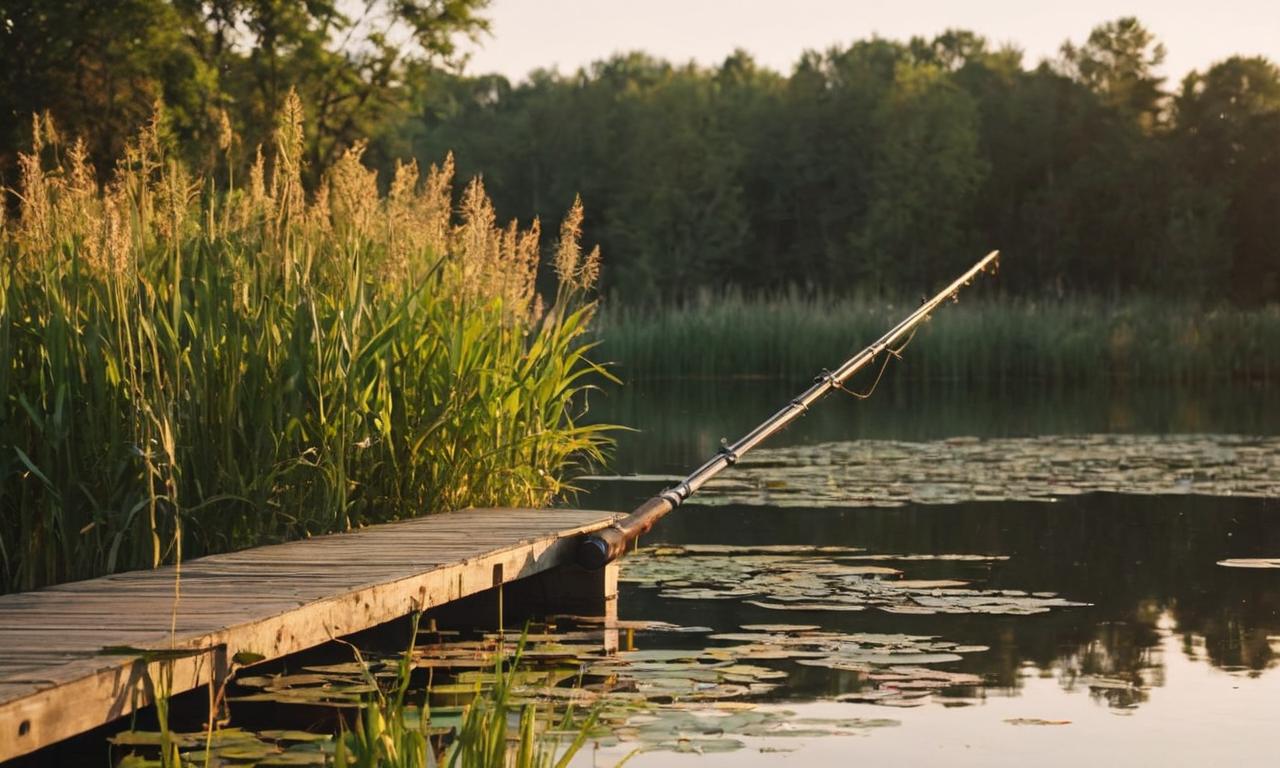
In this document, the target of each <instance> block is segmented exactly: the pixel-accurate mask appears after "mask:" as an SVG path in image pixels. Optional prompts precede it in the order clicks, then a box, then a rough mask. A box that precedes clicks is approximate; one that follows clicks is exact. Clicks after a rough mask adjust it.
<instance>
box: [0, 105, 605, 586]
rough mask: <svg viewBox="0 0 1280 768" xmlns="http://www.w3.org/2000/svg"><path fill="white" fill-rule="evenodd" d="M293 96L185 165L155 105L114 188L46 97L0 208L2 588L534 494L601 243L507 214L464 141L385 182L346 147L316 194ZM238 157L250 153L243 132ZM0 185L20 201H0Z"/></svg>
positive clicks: (586, 374)
mask: <svg viewBox="0 0 1280 768" xmlns="http://www.w3.org/2000/svg"><path fill="white" fill-rule="evenodd" d="M303 129H304V127H303V124H302V110H301V105H300V104H299V103H298V101H297V99H296V97H291V98H290V99H289V101H288V103H287V106H286V108H285V110H284V112H283V114H282V115H281V116H280V118H279V121H278V125H277V128H276V132H275V141H274V146H273V147H272V148H269V151H267V152H265V153H264V152H263V151H262V150H261V149H259V150H258V151H257V152H256V154H255V155H254V157H255V160H254V162H253V163H252V166H251V170H250V172H249V173H248V174H247V179H241V180H238V181H241V182H243V183H242V184H238V185H237V184H231V183H230V179H231V178H232V173H231V172H230V170H227V171H225V172H222V173H220V174H216V175H217V176H219V177H221V178H223V179H227V181H226V182H225V183H223V184H221V185H219V184H217V183H215V182H214V181H212V180H210V179H200V178H196V177H194V176H193V175H192V174H191V173H190V172H189V171H188V170H187V169H186V168H184V167H183V166H182V164H181V163H179V162H178V161H177V160H176V159H175V157H174V156H173V155H172V154H171V153H170V150H169V140H168V139H167V137H166V128H165V120H164V115H163V112H162V111H161V110H159V109H158V110H157V114H156V116H155V118H154V119H153V121H152V122H151V123H150V124H149V125H148V126H147V127H146V128H145V129H144V130H142V131H141V133H140V134H139V136H138V137H137V138H136V139H135V140H134V141H133V142H131V143H130V145H129V147H128V149H127V152H126V154H125V156H124V157H123V158H121V159H120V161H119V163H118V165H117V167H116V169H115V171H114V173H113V174H112V176H111V179H110V181H109V182H108V183H107V184H106V185H105V186H100V185H99V184H98V182H97V181H96V179H95V176H94V172H93V170H92V168H91V167H90V166H89V164H88V162H87V160H86V153H85V151H84V148H83V145H82V144H81V143H73V144H71V145H70V146H67V145H66V144H65V143H63V142H61V141H59V140H58V138H57V136H56V133H55V132H54V130H53V128H52V126H51V125H50V124H49V122H48V121H47V120H37V121H36V123H35V136H36V141H35V144H34V146H33V148H32V152H31V153H30V154H26V155H23V156H22V158H21V171H22V174H21V183H20V186H19V188H18V189H16V190H12V193H13V194H14V195H16V196H17V199H18V201H19V204H18V206H17V211H18V214H17V216H16V217H14V218H13V219H12V220H10V221H3V220H0V260H2V261H3V268H2V269H0V590H4V591H10V590H17V589H30V588H34V587H38V586H41V585H44V584H50V583H54V582H59V581H65V580H68V579H76V578H82V577H88V576H93V575H97V574H101V573H106V572H112V571H118V570H122V569H128V568H138V567H148V566H156V565H159V564H161V563H163V562H169V561H173V560H174V559H176V558H177V557H179V556H181V555H187V556H193V555H199V554H202V553H207V552H214V551H220V550H228V549H232V548H236V547H241V546H246V545H252V544H256V543H260V542H264V541H274V540H280V539H285V538H290V537H299V536H308V535H311V534H319V533H325V532H331V531H343V530H347V529H350V528H353V527H357V526H361V525H365V524H368V523H375V522H380V521H386V520H391V519H395V518H401V517H407V516H412V515H419V514H423V513H428V512H434V511H438V510H444V509H455V508H462V507H467V506H472V505H475V506H480V505H540V504H544V503H546V502H548V501H549V500H550V499H551V498H552V497H554V496H555V495H556V494H558V493H560V492H561V491H563V490H564V488H565V481H566V478H567V477H568V476H569V475H571V474H572V472H573V471H574V470H575V467H576V466H577V465H578V464H579V463H581V462H585V461H595V460H598V459H600V458H601V453H602V449H603V448H604V446H605V444H606V442H607V435H606V432H605V430H602V429H601V428H600V427H597V426H584V425H581V424H578V423H575V419H576V416H577V415H578V412H577V411H575V410H574V409H575V408H578V409H580V408H581V402H582V397H581V395H582V393H583V391H584V390H585V389H587V388H589V387H590V386H592V382H593V381H598V380H600V379H602V378H607V377H608V373H607V372H606V371H604V369H602V368H601V367H600V366H598V365H596V364H595V363H593V362H592V361H591V360H590V359H589V358H588V356H587V355H588V352H589V350H590V348H591V342H590V338H589V336H587V331H588V326H589V324H590V322H591V320H592V317H593V313H594V311H595V304H594V302H593V301H592V300H591V298H590V296H591V292H592V289H593V287H594V283H595V280H596V275H597V271H598V266H599V254H598V252H596V251H593V252H592V253H590V254H587V255H584V254H583V253H582V252H581V250H580V248H579V227H580V223H581V218H582V211H581V207H580V206H578V205H575V207H574V208H573V210H571V211H570V212H569V214H568V216H567V218H566V219H565V221H564V223H563V225H562V226H561V228H560V233H559V234H560V236H559V241H558V243H557V245H556V247H555V252H554V265H553V266H554V269H555V272H556V275H557V278H558V280H557V284H558V289H557V290H556V293H555V295H554V297H553V299H552V301H551V302H550V305H549V306H548V307H546V308H544V304H543V301H542V299H541V298H540V297H539V296H538V294H537V292H536V291H535V276H536V274H537V271H538V268H539V259H540V234H539V228H538V224H537V222H534V223H533V224H532V225H531V226H530V227H529V228H528V229H524V230H520V229H518V228H517V227H516V225H515V223H514V222H513V223H512V224H511V225H509V226H507V227H500V226H498V225H497V223H496V221H495V215H494V211H493V207H492V205H491V204H490V202H489V200H488V198H487V196H486V195H485V192H484V189H483V187H482V186H481V184H480V182H479V181H473V182H471V183H470V184H469V185H468V186H467V187H466V191H465V192H464V193H463V195H462V196H461V200H460V202H459V203H458V204H456V205H455V201H454V198H453V192H452V182H453V179H452V175H453V164H452V159H451V158H450V159H448V160H446V161H445V162H444V164H443V165H442V166H440V167H435V166H433V167H432V168H431V169H430V171H429V173H427V175H426V178H425V180H420V179H419V174H418V169H417V167H416V165H413V164H410V165H400V166H398V167H397V170H396V173H395V178H394V179H393V180H391V183H390V191H389V193H388V194H386V195H385V196H380V195H379V193H378V185H377V180H376V178H375V175H374V173H373V172H372V171H370V170H367V169H366V168H365V167H364V166H363V165H362V164H361V153H362V149H363V148H362V147H360V146H357V147H353V148H351V149H349V150H348V151H347V152H346V153H345V155H343V156H342V158H341V159H340V160H339V161H338V162H337V163H336V164H335V165H334V167H332V168H330V169H328V170H327V171H326V173H325V174H324V181H323V183H322V184H321V185H320V187H319V188H318V189H317V190H316V191H315V192H314V193H312V194H308V193H307V192H305V191H304V189H303V187H302V184H301V178H302V176H301V171H302V169H301V167H300V161H299V158H300V157H301V153H302V136H303ZM220 147H221V150H222V153H223V155H222V156H224V157H225V158H226V161H227V168H228V169H231V168H234V167H235V166H236V164H237V163H236V157H237V154H238V153H239V152H240V151H241V149H240V147H239V144H238V142H237V140H236V137H235V136H233V135H232V134H231V133H230V132H229V131H226V132H224V134H223V136H222V139H221V142H220ZM0 209H3V206H0Z"/></svg>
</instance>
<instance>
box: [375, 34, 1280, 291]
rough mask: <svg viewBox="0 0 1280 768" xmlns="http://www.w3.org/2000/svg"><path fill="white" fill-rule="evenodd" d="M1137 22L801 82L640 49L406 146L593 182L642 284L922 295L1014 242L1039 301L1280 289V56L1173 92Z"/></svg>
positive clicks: (860, 47)
mask: <svg viewBox="0 0 1280 768" xmlns="http://www.w3.org/2000/svg"><path fill="white" fill-rule="evenodd" d="M1163 56H1164V51H1163V49H1162V48H1161V47H1160V45H1159V44H1158V43H1157V42H1156V40H1155V39H1154V38H1153V37H1152V35H1151V34H1150V33H1148V32H1147V31H1146V30H1145V29H1144V28H1143V27H1142V26H1141V25H1140V24H1139V23H1138V22H1137V21H1135V20H1133V19H1122V20H1119V21H1116V22H1113V23H1108V24H1104V25H1102V26H1099V27H1098V28H1097V29H1096V30H1095V31H1094V32H1093V34H1092V35H1090V37H1089V39H1088V40H1087V41H1085V42H1084V43H1082V44H1079V45H1070V44H1068V45H1064V46H1063V49H1062V55H1061V58H1060V60H1058V61H1054V62H1045V63H1041V64H1039V65H1038V66H1036V67H1034V68H1028V67H1027V66H1025V65H1024V62H1023V59H1022V56H1021V55H1020V54H1019V52H1018V51H1016V50H1014V49H1010V48H1001V49H992V48H991V47H990V45H989V44H988V43H987V41H985V40H984V39H983V38H981V37H979V36H977V35H974V34H972V33H968V32H951V33H947V34H944V35H941V36H939V37H937V38H935V39H933V40H922V39H915V40H911V41H909V42H906V43H900V42H894V41H889V40H881V39H871V40H864V41H860V42H856V43H853V44H852V45H850V46H848V47H844V48H836V49H832V50H829V51H826V52H825V53H808V54H806V55H804V56H803V57H802V58H801V59H800V61H799V62H798V63H797V64H796V66H795V68H794V70H793V71H792V72H791V74H790V75H786V76H784V75H780V74H778V73H776V72H772V71H769V70H767V69H763V68H761V67H759V66H757V65H756V64H755V63H754V62H753V61H752V59H751V57H750V56H749V55H748V54H746V53H738V54H736V55H734V56H732V57H730V58H729V59H727V60H726V61H725V62H724V63H723V64H722V65H721V66H719V67H717V68H714V69H703V68H699V67H695V66H673V65H671V64H669V63H666V62H663V61H658V60H654V59H652V58H649V57H647V56H644V55H641V54H632V55H627V56H618V57H616V58H613V59H611V60H609V61H605V62H601V63H598V64H596V65H594V66H593V67H591V68H590V69H589V70H586V71H580V72H576V73H573V74H569V75H561V74H557V73H554V72H537V73H534V74H533V75H532V76H531V78H530V79H529V80H528V82H525V83H522V84H519V85H516V86H512V85H511V84H509V83H507V82H506V81H505V80H503V79H502V78H498V77H471V78H457V77H439V78H437V79H436V80H435V84H434V86H431V87H426V88H424V89H423V98H422V112H421V119H419V120H414V121H411V122H409V123H407V124H406V125H405V130H407V131H408V133H407V134H405V133H401V134H399V136H398V138H399V139H400V140H402V141H405V142H408V143H409V147H411V148H412V150H413V151H414V152H415V153H417V154H420V155H424V156H427V157H431V156H437V155H439V154H441V153H443V152H445V151H446V150H449V149H452V150H454V151H455V152H456V153H457V155H458V159H459V163H460V167H462V168H464V169H466V171H467V172H471V171H477V172H482V173H483V174H484V176H485V180H486V182H487V184H488V188H489V189H490V190H491V191H492V192H493V194H494V195H495V198H496V200H497V203H498V205H499V208H500V210H502V211H504V212H506V213H510V214H513V215H519V216H522V217H524V216H529V215H533V214H539V215H542V216H547V215H550V214H551V213H552V212H554V211H556V210H561V209H563V207H564V206H565V205H566V203H567V202H569V201H571V200H572V196H573V195H574V194H575V193H579V192H580V193H581V194H582V196H583V198H584V200H586V201H587V203H588V209H589V212H590V214H591V215H590V218H589V220H588V221H589V229H588V232H589V234H590V235H591V236H593V237H595V238H597V239H598V240H599V242H600V243H601V245H602V247H603V249H604V252H605V254H606V259H607V262H606V263H607V265H608V266H607V268H606V272H605V279H606V283H607V285H608V286H610V287H611V288H612V290H614V291H616V292H619V293H622V294H624V295H626V296H629V297H634V298H646V297H650V296H654V295H662V296H668V297H669V296H680V295H682V294H687V293H688V292H690V291H696V290H698V289H703V288H711V287H719V286H723V285H726V284H728V285H734V286H740V287H741V288H742V289H744V290H746V291H748V292H750V291H759V290H767V289H770V288H772V287H775V286H779V285H787V284H794V285H799V286H813V287H820V288H822V289H823V290H831V291H839V292H853V293H881V292H885V291H888V292H890V293H892V292H895V291H904V290H905V291H911V292H917V291H920V290H923V289H924V288H926V287H927V286H929V285H933V284H935V283H937V282H938V280H940V279H941V276H943V275H946V274H949V273H951V272H953V271H956V270H957V269H958V268H959V267H960V266H961V265H963V264H965V263H966V262H968V261H971V260H973V259H974V258H976V257H977V256H979V255H981V253H983V252H985V251H986V250H988V249H990V248H997V247H998V248H1001V249H1003V250H1004V251H1005V252H1006V253H1007V254H1008V255H1009V256H1010V258H1012V259H1014V260H1015V261H1013V262H1011V263H1016V269H1009V270H1007V271H1006V273H1005V275H1004V276H1003V277H1002V279H1001V280H1000V284H1001V285H1002V286H1004V287H1005V289H1006V290H1008V291H1011V292H1015V293H1021V294H1026V293H1035V294H1044V293H1049V294H1050V295H1060V294H1064V293H1080V292H1090V293H1101V294H1104V295H1108V296H1110V295H1115V294H1129V293H1141V294H1160V295H1177V296H1179V297H1188V298H1193V299H1204V300H1208V301H1210V302H1215V301H1219V300H1222V299H1229V300H1232V301H1235V302H1239V303H1244V304H1252V303H1258V302H1265V301H1272V300H1275V299H1278V298H1280V70H1277V68H1276V66H1275V65H1274V64H1273V63H1271V62H1269V61H1267V60H1265V59H1260V58H1232V59H1229V60H1227V61H1223V62H1221V63H1218V64H1215V65H1214V66H1213V67H1211V68H1210V69H1209V70H1208V71H1206V72H1197V73H1193V74H1191V75H1189V76H1188V77H1187V78H1186V79H1185V80H1184V81H1183V83H1182V84H1181V86H1180V87H1179V88H1178V89H1176V91H1175V92H1169V91H1168V89H1166V88H1165V85H1164V83H1163V81H1162V80H1161V78H1160V76H1159V74H1158V72H1159V66H1160V63H1161V60H1162V58H1163Z"/></svg>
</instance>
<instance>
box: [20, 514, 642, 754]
mask: <svg viewBox="0 0 1280 768" xmlns="http://www.w3.org/2000/svg"><path fill="white" fill-rule="evenodd" d="M617 517H619V516H618V515H615V514H612V513H608V512H598V511H588V510H568V509H553V510H536V509H470V510H461V511H458V512H449V513H444V514H439V515H432V516H428V517H422V518H418V519H415V520H407V521H404V522H399V523H389V524H386V525H380V526H373V527H370V528H366V529H363V530H360V531H356V532H353V533H346V534H337V535H333V536H321V537H316V538H312V539H307V540H304V541H295V542H290V543H287V544H276V545H271V546H266V547H257V548H254V549H248V550H242V551H239V552H231V553H228V554H224V555H212V556H210V557H205V558H200V559H198V560H192V561H191V562H189V563H184V564H182V565H181V566H180V567H179V568H175V567H166V568H160V569H156V570H153V571H136V572H130V573H120V574H114V575H111V576H104V577H102V578H98V579H91V580H88V581H81V582H75V583H71V584H60V585H58V586H55V587H49V588H47V589H42V590H37V591H34V592H23V593H19V594H14V595H0V762H3V761H5V760H8V759H11V758H14V757H17V756H19V755H24V754H27V753H29V752H32V751H34V750H36V749H39V748H41V747H43V746H46V745H49V744H52V743H54V742H57V741H60V740H62V739H65V738H68V737H71V736H74V735H76V734H78V733H83V732H84V731H87V730H90V729H92V728H95V727H97V726H99V725H102V724H104V723H107V722H110V721H111V720H114V719H116V718H118V717H122V716H124V715H127V714H129V713H130V712H131V711H133V709H134V708H135V707H141V706H145V705H147V704H149V703H150V699H149V697H148V694H147V690H148V686H147V685H146V679H147V676H148V675H151V676H152V677H153V678H154V677H155V676H156V675H157V674H158V673H159V671H160V669H161V666H162V665H168V666H170V667H172V674H173V681H174V683H173V685H174V692H175V693H179V692H183V691H187V690H191V689H193V688H196V687H199V686H204V685H209V684H210V682H213V683H215V684H217V683H219V682H221V680H222V679H224V678H225V676H226V675H227V674H228V672H229V667H230V659H231V658H232V657H233V656H234V655H235V654H237V653H239V652H241V651H246V652H251V653H256V654H262V655H263V656H265V657H266V658H267V659H274V658H278V657H280V656H284V655H287V654H290V653H296V652H297V651H300V650H303V649H305V648H310V647H312V646H315V645H319V644H321V643H323V642H326V641H328V640H330V639H331V638H334V637H340V636H342V635H347V634H351V633H353V632H358V631H360V630H363V629H368V628H369V627H373V626H376V625H378V624H382V623H384V622H387V621H391V620H393V619H396V618H399V617H401V616H405V615H407V614H409V613H412V612H413V611H414V610H417V609H419V608H429V607H432V606H439V605H442V604H444V603H447V602H451V601H453V600H457V599H459V598H462V597H466V596H468V595H472V594H475V593H477V592H481V591H483V590H486V589H489V588H490V587H492V586H494V578H495V575H496V574H500V578H501V580H502V581H514V580H517V579H523V578H528V577H530V576H533V575H535V574H538V573H541V572H543V571H546V570H548V569H551V568H555V567H557V566H560V565H564V564H567V563H569V562H570V560H571V558H572V545H573V543H574V539H576V537H577V536H578V535H580V534H582V533H586V532H590V531H593V530H596V529H599V528H603V527H605V526H607V525H609V524H610V523H612V522H613V520H614V519H616V518H617ZM175 581H176V583H177V585H178V596H177V600H176V601H175ZM171 627H176V631H174V632H171V631H170V630H171ZM113 646H116V647H118V646H127V647H130V648H138V649H147V650H154V651H169V650H174V649H186V650H189V651H190V652H191V655H189V656H185V657H182V658H177V659H172V660H168V661H152V662H150V663H148V662H146V661H144V660H143V659H141V658H139V657H138V656H136V655H107V654H104V653H103V649H105V648H109V647H113Z"/></svg>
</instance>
